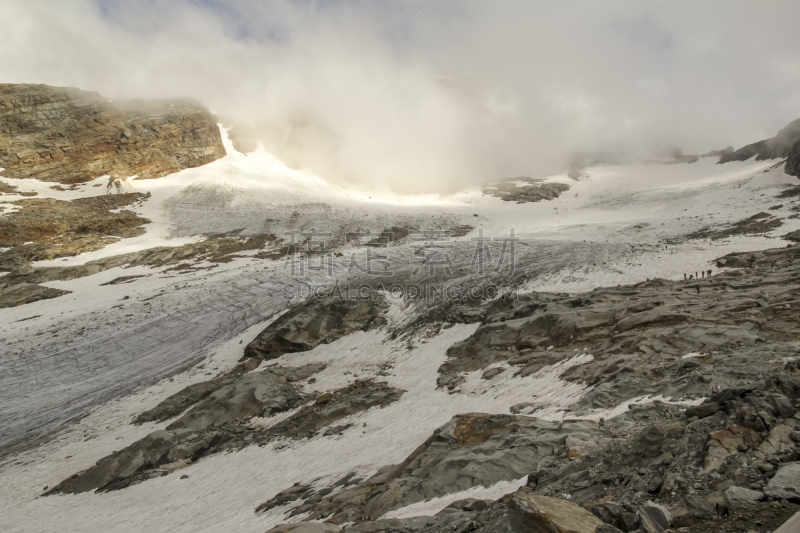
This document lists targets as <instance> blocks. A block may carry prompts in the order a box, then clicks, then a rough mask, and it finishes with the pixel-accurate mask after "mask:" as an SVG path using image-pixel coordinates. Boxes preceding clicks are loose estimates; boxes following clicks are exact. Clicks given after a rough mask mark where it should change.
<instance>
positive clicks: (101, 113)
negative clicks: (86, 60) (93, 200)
mask: <svg viewBox="0 0 800 533" xmlns="http://www.w3.org/2000/svg"><path fill="white" fill-rule="evenodd" d="M224 155H225V148H224V147H223V145H222V139H221V137H220V133H219V128H218V127H217V124H216V119H215V118H214V116H213V115H211V113H209V111H208V110H207V109H206V108H205V107H204V106H203V105H202V104H200V103H199V102H195V101H192V100H185V99H183V100H128V101H124V100H122V101H114V102H111V101H109V100H107V99H105V98H103V97H101V96H100V95H99V94H98V93H96V92H90V91H82V90H80V89H76V88H71V87H50V86H47V85H35V84H0V167H2V168H5V170H4V171H3V176H4V177H9V178H36V179H38V180H40V181H53V182H61V183H80V182H85V181H90V180H92V179H94V178H97V177H99V176H103V175H106V174H108V175H110V176H111V177H112V179H114V178H125V177H129V176H134V175H136V176H139V177H140V178H157V177H160V176H165V175H167V174H170V173H172V172H177V171H178V170H181V169H184V168H190V167H196V166H200V165H204V164H206V163H210V162H211V161H214V160H216V159H219V158H221V157H223V156H224Z"/></svg>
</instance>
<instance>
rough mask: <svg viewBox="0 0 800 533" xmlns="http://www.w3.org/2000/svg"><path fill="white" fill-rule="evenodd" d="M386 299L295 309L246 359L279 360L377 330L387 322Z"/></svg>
mask: <svg viewBox="0 0 800 533" xmlns="http://www.w3.org/2000/svg"><path fill="white" fill-rule="evenodd" d="M387 308H388V304H387V303H386V301H385V300H383V298H370V299H368V300H338V299H331V300H317V299H313V298H312V299H309V300H308V301H307V302H304V303H302V304H299V305H297V306H295V307H293V308H292V309H291V310H290V311H289V312H287V313H285V314H283V315H281V317H280V318H278V319H277V320H276V321H275V322H273V323H271V324H270V325H269V326H267V328H266V329H264V331H262V332H261V333H259V334H258V336H257V337H256V338H255V339H253V340H252V341H251V342H250V343H249V344H248V345H247V346H246V347H245V350H244V354H245V357H252V358H256V359H265V360H268V359H275V358H276V357H280V356H281V355H282V354H284V353H296V352H305V351H308V350H311V349H312V348H314V347H316V346H319V345H320V344H328V343H330V342H333V341H335V340H337V339H340V338H342V337H344V336H345V335H349V334H350V333H353V332H355V331H359V330H363V331H366V330H368V329H372V328H375V327H377V326H379V325H381V324H384V323H385V322H386V321H385V320H384V319H383V317H382V316H381V313H382V312H383V311H384V310H385V309H387Z"/></svg>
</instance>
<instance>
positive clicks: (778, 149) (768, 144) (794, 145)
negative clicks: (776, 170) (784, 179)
mask: <svg viewBox="0 0 800 533" xmlns="http://www.w3.org/2000/svg"><path fill="white" fill-rule="evenodd" d="M753 156H755V157H756V160H757V161H762V160H765V159H782V158H786V167H785V169H784V171H785V172H786V173H787V174H789V175H790V176H797V177H800V119H797V120H795V121H792V122H790V123H789V124H788V125H787V126H786V127H785V128H783V129H782V130H781V131H779V132H778V134H777V135H775V137H772V138H769V139H765V140H763V141H758V142H755V143H753V144H748V145H747V146H743V147H742V148H739V149H738V150H735V151H733V152H731V153H726V154H723V155H722V157H720V159H719V162H720V163H728V162H730V161H746V160H748V159H750V158H751V157H753Z"/></svg>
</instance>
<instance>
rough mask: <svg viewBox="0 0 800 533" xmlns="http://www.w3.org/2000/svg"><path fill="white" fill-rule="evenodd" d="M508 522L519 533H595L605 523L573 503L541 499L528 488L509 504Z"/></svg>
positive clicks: (544, 497)
mask: <svg viewBox="0 0 800 533" xmlns="http://www.w3.org/2000/svg"><path fill="white" fill-rule="evenodd" d="M508 519H509V523H510V524H511V527H512V528H513V530H514V531H515V532H517V533H529V532H530V533H534V532H536V533H539V532H547V533H595V530H596V529H597V527H598V526H601V525H603V522H602V521H601V520H600V519H599V518H597V517H596V516H595V515H593V514H592V513H590V512H589V511H587V510H586V509H583V508H582V507H578V506H577V505H575V504H574V503H572V502H569V501H567V500H561V499H559V498H551V497H549V496H539V495H537V494H534V493H533V492H531V491H530V490H529V489H527V488H524V487H523V488H522V489H520V490H518V491H517V492H516V493H515V494H514V498H513V499H512V500H511V502H510V503H509V515H508Z"/></svg>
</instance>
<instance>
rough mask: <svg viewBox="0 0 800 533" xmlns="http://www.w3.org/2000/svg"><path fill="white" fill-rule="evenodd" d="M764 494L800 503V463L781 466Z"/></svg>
mask: <svg viewBox="0 0 800 533" xmlns="http://www.w3.org/2000/svg"><path fill="white" fill-rule="evenodd" d="M764 494H765V495H766V496H769V497H770V498H774V499H776V500H789V501H792V502H795V503H800V463H791V464H788V465H783V466H781V467H780V468H779V469H778V471H777V472H775V476H773V478H772V479H770V480H769V483H767V486H766V488H765V489H764Z"/></svg>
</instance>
